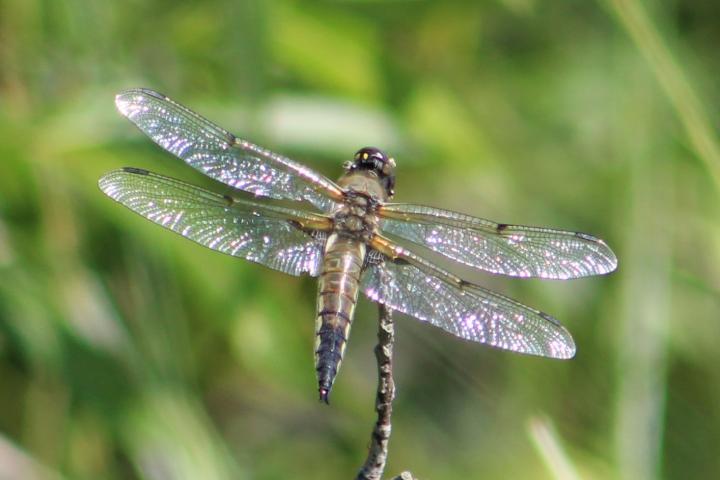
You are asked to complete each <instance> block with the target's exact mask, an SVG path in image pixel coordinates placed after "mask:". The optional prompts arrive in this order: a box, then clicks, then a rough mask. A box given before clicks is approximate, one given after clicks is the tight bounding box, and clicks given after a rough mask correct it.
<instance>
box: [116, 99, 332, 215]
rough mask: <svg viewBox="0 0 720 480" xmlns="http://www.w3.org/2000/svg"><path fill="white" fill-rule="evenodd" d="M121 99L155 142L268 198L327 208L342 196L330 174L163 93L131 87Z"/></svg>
mask: <svg viewBox="0 0 720 480" xmlns="http://www.w3.org/2000/svg"><path fill="white" fill-rule="evenodd" d="M115 104H116V105H117V108H118V110H119V111H120V113H122V114H123V115H125V116H126V117H127V118H128V119H130V121H131V122H133V123H134V124H135V125H137V126H138V127H139V128H140V130H142V131H143V132H144V133H145V134H146V135H148V136H149V137H150V138H152V139H153V140H154V141H155V143H157V144H158V145H160V146H161V147H163V148H164V149H165V150H167V151H168V152H170V153H172V154H174V155H176V156H178V157H179V158H181V159H182V160H184V161H185V162H186V163H187V164H189V165H191V166H192V167H194V168H196V169H198V170H200V171H201V172H203V173H204V174H205V175H208V176H209V177H212V178H214V179H215V180H219V181H221V182H223V183H225V184H227V185H230V186H231V187H234V188H237V189H240V190H245V191H247V192H250V193H254V194H255V195H258V196H263V197H270V198H276V199H285V200H297V201H301V200H306V201H308V202H310V203H311V204H313V205H314V206H315V207H317V208H319V209H320V210H322V211H325V212H327V211H330V209H331V208H332V206H333V205H334V201H337V200H340V199H341V198H342V190H341V189H340V187H338V186H337V185H336V184H335V183H333V182H332V181H330V180H328V179H327V178H325V177H324V176H322V175H320V174H318V173H316V172H314V171H313V170H311V169H310V168H308V167H305V166H304V165H301V164H299V163H297V162H294V161H292V160H290V159H288V158H285V157H283V156H280V155H277V154H275V153H273V152H271V151H269V150H265V149H263V148H261V147H258V146H257V145H253V144H252V143H249V142H246V141H244V140H240V139H238V138H236V137H235V136H234V135H233V134H231V133H230V132H227V131H225V130H224V129H222V128H220V127H218V126H217V125H214V124H213V123H211V122H210V121H208V120H206V119H205V118H203V117H202V116H200V115H198V114H197V113H194V112H192V111H191V110H189V109H188V108H186V107H183V106H182V105H179V104H177V103H175V102H174V101H172V100H170V99H169V98H167V97H165V96H164V95H161V94H159V93H157V92H154V91H152V90H147V89H132V90H127V91H124V92H122V93H120V94H118V95H117V97H115Z"/></svg>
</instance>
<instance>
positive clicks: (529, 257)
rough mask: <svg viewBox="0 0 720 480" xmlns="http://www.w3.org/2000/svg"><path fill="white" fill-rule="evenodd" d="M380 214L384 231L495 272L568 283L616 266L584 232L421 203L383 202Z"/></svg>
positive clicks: (607, 251)
mask: <svg viewBox="0 0 720 480" xmlns="http://www.w3.org/2000/svg"><path fill="white" fill-rule="evenodd" d="M378 213H379V214H380V216H381V218H382V219H383V220H382V221H381V228H382V230H383V231H384V232H385V233H388V234H391V235H395V236H397V237H400V238H403V239H405V240H409V241H410V242H413V243H415V244H418V245H422V246H424V247H427V248H429V249H431V250H433V251H435V252H437V253H440V254H442V255H444V256H446V257H448V258H451V259H453V260H455V261H458V262H460V263H463V264H465V265H469V266H471V267H475V268H479V269H481V270H485V271H488V272H492V273H499V274H503V275H511V276H515V277H540V278H548V279H569V278H578V277H585V276H589V275H599V274H603V273H608V272H611V271H613V270H615V268H616V267H617V258H616V257H615V254H614V253H613V252H612V250H610V248H609V247H608V246H607V245H606V244H605V242H603V241H602V240H600V239H598V238H595V237H593V236H590V235H587V234H584V233H579V232H568V231H563V230H552V229H549V228H539V227H524V226H521V225H507V224H502V223H495V222H491V221H489V220H483V219H482V218H475V217H471V216H469V215H463V214H461V213H456V212H451V211H448V210H440V209H438V208H432V207H426V206H422V205H411V204H400V203H396V204H385V205H383V206H382V207H380V209H379V211H378Z"/></svg>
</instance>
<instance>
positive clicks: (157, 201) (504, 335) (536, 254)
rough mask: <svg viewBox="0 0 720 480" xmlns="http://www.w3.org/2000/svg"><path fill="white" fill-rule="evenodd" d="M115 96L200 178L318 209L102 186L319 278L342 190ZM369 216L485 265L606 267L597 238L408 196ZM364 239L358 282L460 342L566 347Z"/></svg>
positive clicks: (206, 128)
mask: <svg viewBox="0 0 720 480" xmlns="http://www.w3.org/2000/svg"><path fill="white" fill-rule="evenodd" d="M116 103H117V106H118V109H119V110H120V112H121V113H122V114H123V115H125V116H126V117H128V118H129V119H130V120H131V121H132V122H133V123H135V124H136V125H137V126H138V127H139V128H140V129H141V130H142V131H143V132H144V133H146V134H147V135H148V136H149V137H150V138H151V139H153V140H154V141H155V142H156V143H157V144H158V145H160V146H162V147H163V148H164V149H166V150H167V151H169V152H171V153H173V154H174V155H176V156H178V157H179V158H181V159H182V160H184V161H185V162H186V163H188V164H189V165H191V166H193V167H195V168H196V169H198V170H200V171H201V172H203V173H204V174H206V175H208V176H209V177H211V178H213V179H216V180H219V181H221V182H223V183H225V184H227V185H229V186H231V187H233V188H236V189H239V190H244V191H247V192H250V193H253V194H255V195H256V196H259V197H268V198H273V199H282V200H294V201H298V202H308V203H309V204H311V205H313V206H314V207H315V208H317V209H319V210H320V211H321V212H323V213H324V214H317V213H311V212H309V211H306V210H304V209H303V208H297V209H295V208H284V207H278V206H273V205H267V204H261V203H256V202H252V201H247V200H240V199H237V198H233V197H231V196H228V195H225V196H222V195H218V194H215V193H212V192H209V191H207V190H203V189H200V188H198V187H194V186H192V185H189V184H186V183H184V182H180V181H178V180H173V179H170V178H167V177H163V176H160V175H156V174H153V173H150V172H147V171H145V170H141V169H135V168H125V169H122V170H117V171H114V172H110V173H108V174H107V175H105V176H104V177H102V178H101V179H100V188H101V189H102V190H103V191H104V192H105V193H106V194H107V195H109V196H110V197H112V198H113V199H115V200H117V201H118V202H120V203H121V204H123V205H125V206H126V207H128V208H130V209H131V210H133V211H135V212H137V213H139V214H140V215H142V216H144V217H146V218H148V219H150V220H152V221H153V222H155V223H158V224H160V225H162V226H164V227H166V228H168V229H170V230H173V231H175V232H177V233H179V234H181V235H183V236H185V237H187V238H189V239H191V240H194V241H196V242H197V243H200V244H202V245H204V246H206V247H209V248H212V249H214V250H218V251H220V252H223V253H227V254H230V255H234V256H238V257H242V258H245V259H248V260H251V261H253V262H257V263H260V264H262V265H265V266H268V267H270V268H273V269H276V270H279V271H282V272H284V273H288V274H291V275H301V274H309V275H311V276H317V275H319V273H320V271H321V269H322V255H323V247H324V243H325V238H326V234H327V232H329V231H331V230H332V229H333V220H332V218H331V216H329V214H331V212H332V211H333V209H334V207H335V205H336V202H342V201H343V199H344V194H345V192H344V191H343V190H342V189H341V188H340V187H339V186H337V185H336V184H335V183H334V182H332V181H330V180H328V179H327V178H325V177H323V176H322V175H320V174H318V173H316V172H314V171H313V170H311V169H309V168H307V167H305V166H303V165H301V164H299V163H296V162H294V161H292V160H290V159H288V158H285V157H282V156H280V155H277V154H275V153H273V152H270V151H268V150H265V149H263V148H261V147H258V146H256V145H253V144H251V143H249V142H246V141H243V140H239V139H237V138H236V137H235V136H234V135H232V134H231V133H229V132H227V131H225V130H223V129H222V128H220V127H218V126H216V125H214V124H212V123H211V122H209V121H208V120H206V119H204V118H203V117H201V116H200V115H198V114H196V113H194V112H192V111H190V110H189V109H187V108H185V107H183V106H181V105H179V104H177V103H175V102H173V101H172V100H170V99H168V98H167V97H165V96H163V95H161V94H158V93H156V92H153V91H151V90H145V89H134V90H128V91H126V92H123V93H120V94H119V95H118V96H117V97H116ZM325 214H328V215H325ZM377 214H378V215H379V216H380V218H381V224H380V225H381V229H382V231H383V232H384V233H386V234H388V235H390V236H391V237H396V238H400V239H404V240H406V241H409V242H410V243H411V244H415V245H420V246H423V247H426V248H429V249H430V250H433V251H435V252H437V253H439V254H441V255H444V256H446V257H448V258H450V259H452V260H455V261H458V262H460V263H463V264H466V265H469V266H471V267H475V268H479V269H482V270H485V271H489V272H492V273H499V274H504V275H512V276H519V277H541V278H559V279H567V278H577V277H582V276H586V275H596V274H602V273H607V272H609V271H612V270H613V269H614V268H615V267H616V265H617V260H616V258H615V256H614V254H613V253H612V251H611V250H610V249H609V248H608V247H607V246H606V245H605V244H604V243H603V242H602V241H601V240H598V239H596V238H594V237H591V236H589V235H585V234H581V233H575V232H564V231H558V230H550V229H545V228H535V227H521V226H514V225H504V224H497V223H494V222H490V221H488V220H483V219H479V218H473V217H470V216H467V215H462V214H459V213H455V212H449V211H446V210H440V209H435V208H431V207H424V206H419V205H408V204H382V205H380V206H379V207H378V209H377ZM370 247H371V250H370V252H371V259H370V261H368V262H367V269H366V271H365V273H364V277H363V280H362V284H363V289H364V292H365V294H366V295H367V296H368V297H369V298H370V299H371V300H373V301H376V302H379V303H383V304H386V305H388V306H389V307H391V308H393V309H395V310H398V311H400V312H403V313H405V314H407V315H410V316H413V317H415V318H417V319H419V320H422V321H425V322H428V323H431V324H432V325H435V326H438V327H440V328H442V329H444V330H446V331H448V332H450V333H452V334H454V335H457V336H458V337H461V338H465V339H468V340H472V341H476V342H480V343H486V344H488V345H492V346H495V347H498V348H503V349H507V350H513V351H516V352H522V353H528V354H533V355H541V356H547V357H554V358H569V357H572V356H573V355H574V353H575V345H574V343H573V340H572V337H571V336H570V334H569V333H568V332H567V330H565V329H564V328H563V327H562V326H561V325H560V324H559V323H558V322H557V320H555V319H554V318H552V317H551V316H549V315H547V314H545V313H542V312H540V311H538V310H535V309H532V308H530V307H527V306H524V305H522V304H520V303H517V302H515V301H514V300H511V299H509V298H507V297H504V296H502V295H499V294H497V293H494V292H492V291H490V290H487V289H484V288H482V287H480V286H477V285H474V284H471V283H469V282H466V281H464V280H462V279H460V278H459V277H456V276H455V275H453V274H451V273H449V272H447V271H445V270H442V269H441V268H439V267H437V266H435V265H433V264H432V263H430V262H428V261H427V260H424V259H423V258H422V257H420V256H418V255H417V254H414V253H412V252H410V251H408V250H407V249H404V248H403V247H401V246H399V245H397V244H396V243H394V242H393V241H392V240H391V239H390V238H386V237H385V236H381V235H376V237H375V238H374V239H373V241H371V243H370Z"/></svg>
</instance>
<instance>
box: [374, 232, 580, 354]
mask: <svg viewBox="0 0 720 480" xmlns="http://www.w3.org/2000/svg"><path fill="white" fill-rule="evenodd" d="M388 245H390V248H391V250H392V255H391V257H389V256H387V255H386V256H385V257H384V258H385V260H384V261H381V262H379V263H374V264H371V265H370V266H369V267H368V269H367V270H366V272H365V275H364V277H363V279H362V288H363V291H364V293H365V295H367V296H368V298H370V299H371V300H373V301H376V302H379V303H381V304H384V305H387V306H388V307H390V308H392V309H394V310H397V311H399V312H402V313H405V314H407V315H410V316H413V317H415V318H417V319H418V320H422V321H424V322H428V323H430V324H432V325H435V326H436V327H440V328H442V329H443V330H445V331H447V332H450V333H452V334H453V335H456V336H458V337H460V338H464V339H467V340H472V341H474V342H479V343H485V344H488V345H491V346H493V347H497V348H502V349H505V350H512V351H514V352H520V353H526V354H530V355H539V356H543V357H552V358H571V357H573V356H574V355H575V343H574V342H573V339H572V336H571V335H570V333H569V332H568V331H567V330H566V329H565V328H564V327H563V326H562V325H560V323H559V322H558V321H557V320H555V319H554V318H553V317H551V316H550V315H548V314H546V313H543V312H540V311H538V310H535V309H533V308H530V307H527V306H525V305H522V304H520V303H518V302H516V301H514V300H512V299H510V298H507V297H505V296H503V295H500V294H497V293H495V292H492V291H490V290H487V289H485V288H482V287H480V286H478V285H474V284H471V283H469V282H466V281H464V280H461V279H460V278H459V277H456V276H455V275H453V274H451V273H449V272H447V271H444V270H442V269H440V268H439V267H436V266H435V265H433V264H431V263H430V262H428V261H427V260H424V259H422V258H421V257H419V256H417V255H415V254H413V253H412V252H409V251H407V250H405V249H403V248H401V247H398V246H396V245H393V244H392V243H390V242H388ZM392 257H394V258H392Z"/></svg>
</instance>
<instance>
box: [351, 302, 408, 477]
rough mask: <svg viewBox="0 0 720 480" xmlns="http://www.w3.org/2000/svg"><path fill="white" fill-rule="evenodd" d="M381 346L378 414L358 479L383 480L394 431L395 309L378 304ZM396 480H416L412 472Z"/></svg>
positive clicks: (379, 351)
mask: <svg viewBox="0 0 720 480" xmlns="http://www.w3.org/2000/svg"><path fill="white" fill-rule="evenodd" d="M378 316H379V321H378V344H377V346H376V347H375V358H376V359H377V365H378V389H377V396H376V398H375V411H376V412H377V414H378V418H377V421H376V422H375V428H374V429H373V431H372V435H371V436H370V449H369V451H368V456H367V459H366V460H365V464H364V465H363V466H362V468H361V469H360V472H359V473H358V475H357V477H356V480H381V479H382V474H383V471H384V470H385V463H386V462H387V456H388V443H389V442H390V433H391V430H392V418H391V417H392V402H393V400H394V399H395V381H394V380H393V369H392V367H393V363H392V356H393V345H394V343H395V325H394V324H393V319H392V310H391V309H389V308H387V307H385V306H384V305H378ZM394 480H413V476H412V475H411V474H410V473H409V472H403V473H402V474H401V475H400V476H397V477H395V479H394Z"/></svg>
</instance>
